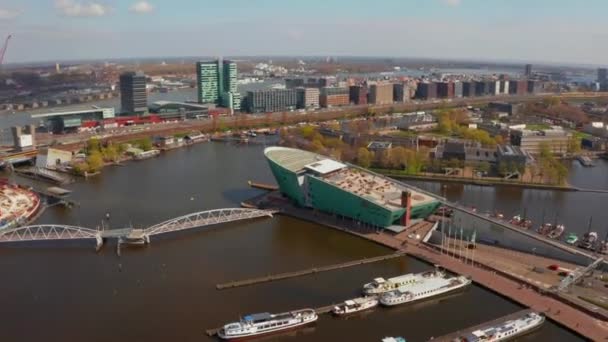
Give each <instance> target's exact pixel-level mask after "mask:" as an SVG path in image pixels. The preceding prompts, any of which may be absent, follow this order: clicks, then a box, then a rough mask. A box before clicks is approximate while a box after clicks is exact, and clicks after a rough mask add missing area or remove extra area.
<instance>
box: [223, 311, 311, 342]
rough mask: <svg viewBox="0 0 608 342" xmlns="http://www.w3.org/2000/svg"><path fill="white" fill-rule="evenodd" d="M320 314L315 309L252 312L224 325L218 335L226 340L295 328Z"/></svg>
mask: <svg viewBox="0 0 608 342" xmlns="http://www.w3.org/2000/svg"><path fill="white" fill-rule="evenodd" d="M318 318H319V316H318V315H317V313H316V312H315V310H313V309H302V310H296V311H290V312H284V313H279V314H270V313H267V312H264V313H257V314H251V315H247V316H245V317H243V318H242V319H241V320H240V321H239V322H234V323H229V324H226V325H224V327H222V329H220V331H219V332H218V333H217V335H218V336H219V337H220V338H221V339H224V340H235V339H243V338H248V337H254V336H255V337H257V336H261V335H267V334H273V333H276V332H280V331H284V330H288V329H294V328H297V327H299V326H303V325H306V324H310V323H313V322H315V321H316V320H317V319H318Z"/></svg>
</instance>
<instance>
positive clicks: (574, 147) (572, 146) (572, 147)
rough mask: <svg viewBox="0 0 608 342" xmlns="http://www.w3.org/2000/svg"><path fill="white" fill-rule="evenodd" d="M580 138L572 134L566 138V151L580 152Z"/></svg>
mask: <svg viewBox="0 0 608 342" xmlns="http://www.w3.org/2000/svg"><path fill="white" fill-rule="evenodd" d="M581 146H582V139H581V137H578V136H573V137H572V138H570V140H568V153H571V154H576V153H580V152H581Z"/></svg>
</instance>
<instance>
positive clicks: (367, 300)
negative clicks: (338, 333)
mask: <svg viewBox="0 0 608 342" xmlns="http://www.w3.org/2000/svg"><path fill="white" fill-rule="evenodd" d="M376 306H378V299H376V297H359V298H355V299H349V300H346V301H344V303H342V304H338V305H336V306H335V307H334V309H333V310H332V313H333V314H334V315H336V316H344V315H348V314H352V313H356V312H361V311H364V310H369V309H372V308H374V307H376Z"/></svg>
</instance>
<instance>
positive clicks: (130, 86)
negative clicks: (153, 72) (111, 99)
mask: <svg viewBox="0 0 608 342" xmlns="http://www.w3.org/2000/svg"><path fill="white" fill-rule="evenodd" d="M119 79H120V107H121V109H122V112H124V113H129V114H132V113H145V112H146V111H147V110H148V93H147V92H146V75H144V74H143V73H142V72H133V71H129V72H125V73H122V74H121V75H120V78H119Z"/></svg>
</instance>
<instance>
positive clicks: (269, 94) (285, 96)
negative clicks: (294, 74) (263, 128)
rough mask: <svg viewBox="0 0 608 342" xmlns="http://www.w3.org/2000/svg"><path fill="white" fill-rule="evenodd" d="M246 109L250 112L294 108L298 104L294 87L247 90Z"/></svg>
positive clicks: (279, 110) (281, 110)
mask: <svg viewBox="0 0 608 342" xmlns="http://www.w3.org/2000/svg"><path fill="white" fill-rule="evenodd" d="M246 102H247V111H248V112H250V113H268V112H283V111H289V110H294V109H295V108H296V106H297V104H298V96H297V92H296V89H262V90H253V91H248V92H247V101H246Z"/></svg>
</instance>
